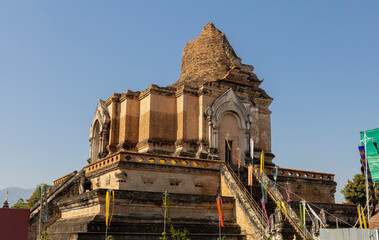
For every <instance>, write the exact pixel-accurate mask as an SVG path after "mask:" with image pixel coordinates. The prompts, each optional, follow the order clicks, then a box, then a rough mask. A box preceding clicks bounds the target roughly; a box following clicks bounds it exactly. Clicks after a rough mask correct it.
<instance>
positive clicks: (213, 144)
mask: <svg viewBox="0 0 379 240" xmlns="http://www.w3.org/2000/svg"><path fill="white" fill-rule="evenodd" d="M205 114H206V116H207V120H208V130H209V131H208V133H209V136H208V139H209V152H210V155H211V156H212V157H213V158H220V157H221V159H222V158H223V157H224V154H220V152H221V151H223V150H224V148H225V143H224V139H225V136H222V135H226V134H225V129H224V128H225V127H224V126H225V124H228V123H225V121H227V122H229V124H236V125H237V126H228V127H229V128H230V129H231V130H230V131H233V132H231V133H229V134H230V136H229V137H230V140H231V141H233V140H234V142H235V144H234V146H233V150H232V151H234V149H235V148H237V147H239V148H240V150H241V153H242V161H244V157H243V156H244V152H245V151H248V150H249V130H250V125H251V121H252V118H251V116H250V115H249V112H248V111H247V109H246V107H245V105H244V104H243V103H242V101H241V100H240V99H239V98H238V97H237V96H236V94H235V93H234V92H233V90H232V89H229V90H228V91H226V92H225V93H224V94H222V95H221V96H220V97H219V98H218V99H217V100H216V101H215V102H214V103H213V104H212V105H211V106H209V107H208V108H207V109H206V110H205ZM227 118H229V120H228V119H227ZM232 119H234V120H232ZM223 122H224V123H223ZM226 132H227V131H226ZM232 138H234V139H232ZM222 160H224V159H222Z"/></svg>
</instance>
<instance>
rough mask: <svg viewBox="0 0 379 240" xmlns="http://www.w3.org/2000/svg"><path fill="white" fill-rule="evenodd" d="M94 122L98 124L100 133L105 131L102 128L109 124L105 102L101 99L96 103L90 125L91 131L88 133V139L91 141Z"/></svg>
mask: <svg viewBox="0 0 379 240" xmlns="http://www.w3.org/2000/svg"><path fill="white" fill-rule="evenodd" d="M96 121H98V122H99V127H100V129H99V130H100V132H103V131H104V130H105V129H104V128H105V127H106V126H107V125H108V123H109V122H110V117H109V112H108V108H107V106H106V104H105V101H103V100H101V99H99V102H98V103H97V107H96V111H95V114H94V116H93V121H92V124H91V131H90V136H89V138H90V139H92V137H93V130H92V129H93V127H94V125H95V122H96Z"/></svg>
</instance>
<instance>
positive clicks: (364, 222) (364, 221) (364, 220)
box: [361, 206, 367, 228]
mask: <svg viewBox="0 0 379 240" xmlns="http://www.w3.org/2000/svg"><path fill="white" fill-rule="evenodd" d="M361 212H362V219H363V226H364V227H365V228H367V224H366V218H365V213H364V210H363V207H362V206H361Z"/></svg>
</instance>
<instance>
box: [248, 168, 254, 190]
mask: <svg viewBox="0 0 379 240" xmlns="http://www.w3.org/2000/svg"><path fill="white" fill-rule="evenodd" d="M247 175H248V176H247V185H248V186H253V165H251V164H250V165H249V166H248V167H247Z"/></svg>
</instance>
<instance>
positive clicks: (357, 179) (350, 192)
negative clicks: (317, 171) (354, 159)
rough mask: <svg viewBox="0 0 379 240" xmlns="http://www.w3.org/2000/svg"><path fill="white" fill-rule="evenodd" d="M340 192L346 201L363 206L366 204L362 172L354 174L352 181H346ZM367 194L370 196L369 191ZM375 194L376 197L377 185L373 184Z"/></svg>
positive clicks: (364, 180)
mask: <svg viewBox="0 0 379 240" xmlns="http://www.w3.org/2000/svg"><path fill="white" fill-rule="evenodd" d="M341 193H342V194H343V195H344V196H345V199H346V201H348V202H351V203H354V204H356V205H358V204H360V205H362V206H364V205H365V204H366V179H365V175H364V174H363V173H361V174H355V176H354V178H353V180H352V181H350V180H348V181H347V184H346V185H345V187H344V188H343V189H342V190H341ZM369 194H370V196H371V193H369ZM375 196H376V199H378V186H375Z"/></svg>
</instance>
